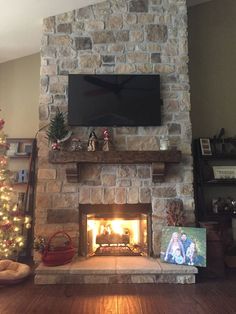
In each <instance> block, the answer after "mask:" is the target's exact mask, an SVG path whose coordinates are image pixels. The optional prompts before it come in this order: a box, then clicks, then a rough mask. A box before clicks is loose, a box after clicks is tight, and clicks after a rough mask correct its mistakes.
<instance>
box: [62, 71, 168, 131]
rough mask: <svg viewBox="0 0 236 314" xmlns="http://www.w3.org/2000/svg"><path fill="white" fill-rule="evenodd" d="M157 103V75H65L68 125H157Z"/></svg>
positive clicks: (159, 109) (158, 116)
mask: <svg viewBox="0 0 236 314" xmlns="http://www.w3.org/2000/svg"><path fill="white" fill-rule="evenodd" d="M161 104H162V101H161V98H160V76H159V75H90V74H84V75H81V74H70V75H69V87H68V124H69V125H71V126H94V127H95V126H159V125H161Z"/></svg>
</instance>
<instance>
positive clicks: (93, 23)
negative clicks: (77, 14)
mask: <svg viewBox="0 0 236 314" xmlns="http://www.w3.org/2000/svg"><path fill="white" fill-rule="evenodd" d="M104 26H105V25H104V22H103V21H100V20H87V21H85V27H84V28H85V30H86V31H99V30H103V29H104Z"/></svg>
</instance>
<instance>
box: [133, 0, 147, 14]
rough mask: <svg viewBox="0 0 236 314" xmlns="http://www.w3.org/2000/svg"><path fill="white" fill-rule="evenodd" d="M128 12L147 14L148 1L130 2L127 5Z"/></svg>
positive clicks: (136, 0) (134, 0)
mask: <svg viewBox="0 0 236 314" xmlns="http://www.w3.org/2000/svg"><path fill="white" fill-rule="evenodd" d="M129 12H137V13H140V12H148V1H146V0H131V1H130V3H129Z"/></svg>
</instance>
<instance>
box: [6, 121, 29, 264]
mask: <svg viewBox="0 0 236 314" xmlns="http://www.w3.org/2000/svg"><path fill="white" fill-rule="evenodd" d="M3 126H4V120H3V119H0V259H3V258H17V256H18V254H19V252H20V250H21V249H22V248H23V247H24V242H25V239H24V236H23V229H24V227H26V228H30V227H31V225H30V217H28V216H25V215H24V213H23V211H22V209H20V208H19V207H18V205H17V203H15V202H14V201H13V200H14V193H13V189H12V187H11V184H10V172H9V170H8V159H7V154H6V152H7V149H8V144H7V142H6V135H5V134H4V131H3Z"/></svg>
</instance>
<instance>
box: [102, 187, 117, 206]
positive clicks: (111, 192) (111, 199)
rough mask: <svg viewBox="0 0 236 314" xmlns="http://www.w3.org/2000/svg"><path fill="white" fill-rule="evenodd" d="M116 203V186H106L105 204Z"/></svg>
mask: <svg viewBox="0 0 236 314" xmlns="http://www.w3.org/2000/svg"><path fill="white" fill-rule="evenodd" d="M114 203H115V188H104V204H114Z"/></svg>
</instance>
